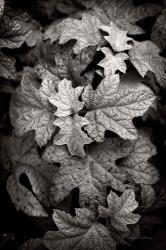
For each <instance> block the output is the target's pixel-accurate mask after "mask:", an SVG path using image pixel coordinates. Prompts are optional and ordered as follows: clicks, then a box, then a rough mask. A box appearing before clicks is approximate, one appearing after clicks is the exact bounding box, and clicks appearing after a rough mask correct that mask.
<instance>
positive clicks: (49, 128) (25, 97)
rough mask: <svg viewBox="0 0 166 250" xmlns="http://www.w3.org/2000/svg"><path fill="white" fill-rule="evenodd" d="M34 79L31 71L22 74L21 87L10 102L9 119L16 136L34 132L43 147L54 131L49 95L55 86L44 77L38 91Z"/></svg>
mask: <svg viewBox="0 0 166 250" xmlns="http://www.w3.org/2000/svg"><path fill="white" fill-rule="evenodd" d="M35 77H36V75H35V74H34V72H32V71H29V72H25V73H24V75H23V79H22V82H21V86H20V87H19V88H18V89H17V91H16V93H15V95H13V97H12V100H11V107H10V117H11V121H12V124H13V126H14V129H15V132H16V134H17V135H23V134H24V133H26V132H28V131H31V130H35V132H36V136H35V137H36V141H37V143H38V145H39V146H43V145H44V144H46V143H47V141H48V140H49V139H50V137H51V136H52V134H53V132H54V131H55V125H54V124H53V121H54V119H53V110H52V108H51V106H50V103H49V97H50V96H49V94H50V93H52V91H53V90H54V88H55V86H54V82H53V81H51V82H50V79H48V78H47V76H46V79H45V80H44V81H42V84H41V87H40V89H37V87H36V85H37V86H38V82H37V81H36V78H35ZM54 91H55V90H54Z"/></svg>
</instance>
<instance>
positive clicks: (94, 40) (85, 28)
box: [46, 13, 103, 54]
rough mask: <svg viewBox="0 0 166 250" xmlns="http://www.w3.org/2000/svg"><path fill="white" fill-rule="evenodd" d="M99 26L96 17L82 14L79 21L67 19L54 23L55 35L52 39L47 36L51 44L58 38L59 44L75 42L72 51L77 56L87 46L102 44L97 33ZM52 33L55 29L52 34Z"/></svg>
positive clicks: (100, 37)
mask: <svg viewBox="0 0 166 250" xmlns="http://www.w3.org/2000/svg"><path fill="white" fill-rule="evenodd" d="M100 26H101V22H100V20H99V19H98V18H97V17H95V16H92V15H90V14H87V13H83V14H82V19H81V20H78V19H74V18H70V17H69V18H66V19H64V20H63V21H61V22H60V23H58V24H57V23H55V27H56V34H57V35H56V34H55V37H53V36H52V35H51V34H49V36H50V38H51V41H52V42H54V41H56V40H57V39H58V36H59V43H60V44H64V43H67V42H68V41H70V40H73V39H74V40H76V41H77V42H76V44H75V45H74V48H73V51H74V53H75V54H78V53H79V52H80V51H81V50H82V49H84V48H86V47H88V46H97V45H99V44H102V43H103V38H102V36H101V34H100V32H99V28H100ZM53 29H54V28H53ZM46 32H47V33H51V32H48V31H46ZM54 33H55V29H54V32H53V34H54ZM47 38H48V35H47Z"/></svg>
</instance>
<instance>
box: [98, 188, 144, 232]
mask: <svg viewBox="0 0 166 250" xmlns="http://www.w3.org/2000/svg"><path fill="white" fill-rule="evenodd" d="M107 201H108V208H105V207H101V206H100V207H99V215H100V216H101V217H109V218H110V223H111V225H112V226H113V227H114V228H115V229H116V230H117V231H120V232H126V231H128V230H129V229H128V227H127V225H129V224H135V223H137V222H138V220H139V219H140V215H138V214H133V211H134V210H135V209H136V208H137V206H138V202H137V201H136V200H135V194H134V191H133V190H125V191H124V192H123V194H122V195H121V196H120V197H118V195H117V194H116V193H114V192H112V191H111V192H110V194H109V195H108V198H107Z"/></svg>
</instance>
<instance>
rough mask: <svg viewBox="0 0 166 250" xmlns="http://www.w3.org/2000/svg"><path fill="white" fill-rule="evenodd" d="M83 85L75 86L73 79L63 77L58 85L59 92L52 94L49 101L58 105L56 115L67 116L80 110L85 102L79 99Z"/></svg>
mask: <svg viewBox="0 0 166 250" xmlns="http://www.w3.org/2000/svg"><path fill="white" fill-rule="evenodd" d="M82 91H83V87H77V88H73V87H72V83H71V81H68V80H67V79H63V80H62V81H61V82H60V83H59V85H58V93H57V94H56V95H55V94H53V95H51V96H50V97H49V101H50V102H51V103H52V104H53V105H54V106H56V107H57V111H56V112H55V115H56V116H58V117H65V116H68V115H71V114H74V113H77V112H78V111H80V110H81V109H82V108H83V106H84V103H83V102H80V101H79V100H78V98H79V96H80V95H81V93H82Z"/></svg>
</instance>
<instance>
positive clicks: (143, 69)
mask: <svg viewBox="0 0 166 250" xmlns="http://www.w3.org/2000/svg"><path fill="white" fill-rule="evenodd" d="M159 53H160V49H159V48H158V47H157V46H156V45H155V44H154V43H152V42H151V41H144V42H135V46H134V47H133V48H132V49H131V50H130V51H129V57H130V61H131V62H132V64H133V65H134V67H135V68H136V69H137V70H138V72H139V73H140V75H141V76H142V77H144V76H145V75H146V74H147V72H148V71H151V72H153V73H154V74H155V76H156V78H157V81H158V83H159V84H160V85H161V86H165V84H166V73H165V64H166V62H165V58H164V57H162V56H160V55H159Z"/></svg>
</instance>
